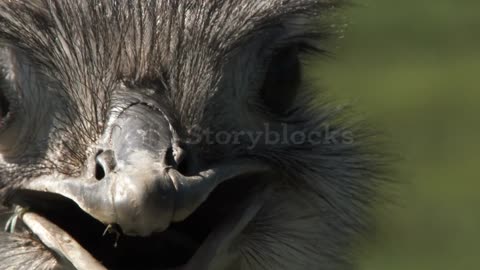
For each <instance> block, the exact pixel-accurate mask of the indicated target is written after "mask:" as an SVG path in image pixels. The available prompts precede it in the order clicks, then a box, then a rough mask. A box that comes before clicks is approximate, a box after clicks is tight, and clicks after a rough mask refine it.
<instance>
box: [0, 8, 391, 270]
mask: <svg viewBox="0 0 480 270" xmlns="http://www.w3.org/2000/svg"><path fill="white" fill-rule="evenodd" d="M339 2H340V1H336V0H295V1H294V0H291V1H290V0H261V1H258V0H210V1H197V0H180V1H150V0H147V1H145V0H142V1H140V0H131V1H122V0H116V1H114V0H97V1H76V0H68V1H67V0H64V1H62V0H34V1H32V0H25V1H23V0H14V1H7V0H1V1H0V69H1V74H0V75H1V76H0V202H1V203H2V204H3V205H4V206H5V209H4V210H0V214H1V216H0V220H2V219H3V221H4V223H6V229H7V232H5V233H0V269H178V270H191V269H196V270H203V269H212V270H216V269H239V270H246V269H252V270H256V269H268V270H273V269H321V270H329V269H332V270H335V269H350V268H351V260H350V259H351V258H350V248H351V246H352V244H353V243H354V239H355V238H356V237H357V236H358V235H359V234H360V233H362V232H365V231H366V230H367V229H368V228H369V223H370V216H369V214H368V210H369V208H370V206H371V205H372V203H373V202H374V201H375V198H376V190H377V187H378V186H379V184H380V183H381V182H382V181H381V178H382V177H381V176H380V175H381V174H380V173H379V172H380V171H381V170H382V167H383V166H382V158H381V157H380V155H378V154H377V153H376V151H375V150H374V149H375V144H373V143H372V142H373V141H374V140H371V139H370V138H371V136H370V134H371V133H370V132H368V131H366V130H367V129H366V128H365V127H364V126H363V125H361V124H358V123H356V122H355V121H350V120H348V116H347V115H346V113H345V112H344V111H343V110H342V109H339V108H338V107H335V106H331V105H328V104H327V103H321V101H318V102H316V104H313V102H312V100H314V97H318V96H319V93H318V92H316V91H315V89H310V88H309V86H308V82H304V81H303V78H302V72H301V69H302V67H301V60H300V59H304V58H306V57H308V55H309V53H311V52H313V51H315V50H314V49H313V48H314V47H315V46H316V45H317V44H320V45H321V40H322V39H323V38H324V37H326V36H328V34H329V33H326V32H323V31H321V29H325V27H321V25H322V24H321V23H322V18H323V15H326V14H328V13H329V12H332V11H333V10H335V8H336V7H337V6H338V5H339V4H340V3H339ZM324 23H327V22H324ZM272 134H274V135H272ZM200 135H202V136H200ZM207 135H208V136H207ZM272 136H280V140H279V139H276V137H272ZM305 137H307V139H306V138H305ZM292 138H293V139H292ZM295 138H296V139H295ZM299 138H300V139H299ZM302 138H303V139H302ZM7 219H9V220H8V222H6V221H7Z"/></svg>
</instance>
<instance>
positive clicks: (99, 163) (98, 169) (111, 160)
mask: <svg viewBox="0 0 480 270" xmlns="http://www.w3.org/2000/svg"><path fill="white" fill-rule="evenodd" d="M115 166H116V161H115V155H114V153H113V151H112V150H106V151H100V152H98V154H97V156H96V157H95V178H96V179H97V180H102V179H103V178H105V176H107V174H108V173H109V172H111V171H112V170H114V169H115Z"/></svg>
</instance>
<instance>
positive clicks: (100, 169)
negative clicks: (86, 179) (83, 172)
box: [95, 162, 105, 180]
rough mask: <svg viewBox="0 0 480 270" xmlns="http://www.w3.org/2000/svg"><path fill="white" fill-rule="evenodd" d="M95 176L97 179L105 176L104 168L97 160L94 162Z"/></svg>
mask: <svg viewBox="0 0 480 270" xmlns="http://www.w3.org/2000/svg"><path fill="white" fill-rule="evenodd" d="M95 178H96V179H97V180H102V179H103V178H105V170H104V169H103V167H102V165H101V164H100V163H98V162H97V164H95Z"/></svg>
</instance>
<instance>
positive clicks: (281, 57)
mask: <svg viewBox="0 0 480 270" xmlns="http://www.w3.org/2000/svg"><path fill="white" fill-rule="evenodd" d="M300 80H301V65H300V60H299V50H298V47H297V46H291V47H286V48H283V49H281V50H278V51H277V52H275V53H274V54H273V57H272V59H271V62H270V63H269V66H268V69H267V72H266V74H265V81H264V83H263V87H262V90H261V97H262V98H263V101H264V104H265V105H266V106H267V107H268V108H269V110H270V111H271V112H273V113H276V114H283V113H285V112H286V111H287V110H288V109H289V108H290V107H291V105H292V103H293V101H294V99H295V97H296V95H297V91H298V86H299V84H300Z"/></svg>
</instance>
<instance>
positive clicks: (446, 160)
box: [315, 0, 480, 270]
mask: <svg viewBox="0 0 480 270" xmlns="http://www.w3.org/2000/svg"><path fill="white" fill-rule="evenodd" d="M354 2H355V3H357V5H356V6H354V7H352V8H349V9H348V10H347V11H346V12H344V15H345V16H346V19H345V21H346V22H345V23H348V25H349V26H348V28H347V30H346V31H345V34H344V36H345V37H344V38H343V39H342V40H336V41H335V42H334V43H335V45H337V46H339V47H337V48H334V49H333V52H334V54H335V57H334V59H332V60H329V59H327V61H325V59H323V60H322V61H321V62H320V64H319V65H318V67H317V65H316V67H315V74H319V75H317V76H319V77H320V78H319V81H320V83H321V85H322V86H325V87H326V88H328V91H329V93H330V94H331V95H333V96H335V98H339V99H340V101H353V106H354V107H355V111H357V112H361V113H364V112H365V113H367V114H366V116H367V118H368V119H370V120H371V122H373V123H375V124H376V125H378V126H380V127H381V128H382V129H383V130H386V131H387V132H388V133H389V137H390V138H391V139H390V140H391V141H392V148H393V151H395V152H396V153H398V154H400V155H401V156H402V158H403V159H404V160H403V161H402V162H400V163H399V164H398V165H397V169H398V173H397V174H396V176H395V178H396V179H397V180H399V181H401V182H402V183H401V184H400V185H397V186H395V188H394V190H390V191H389V192H390V193H393V194H394V200H395V201H396V203H395V204H394V205H390V206H379V209H378V223H379V225H380V229H379V232H378V233H377V234H376V235H375V237H374V239H372V241H371V242H369V243H366V244H365V245H364V246H363V247H362V248H361V251H360V252H358V254H359V255H358V260H359V261H360V265H361V268H360V269H362V270H397V269H399V270H407V269H408V270H411V269H412V270H415V269H419V270H428V269H435V270H443V269H448V270H451V269H460V270H468V269H472V270H473V269H480V209H479V207H480V119H479V117H480V1H479V0H435V1H430V0H416V1H415V0H402V1H399V0H355V1H354Z"/></svg>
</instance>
